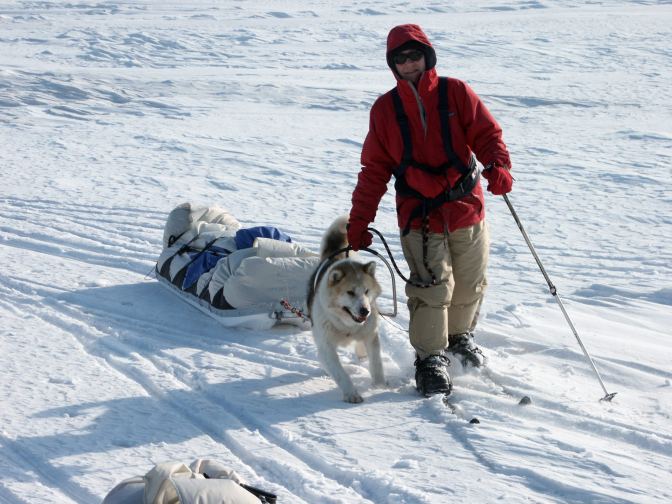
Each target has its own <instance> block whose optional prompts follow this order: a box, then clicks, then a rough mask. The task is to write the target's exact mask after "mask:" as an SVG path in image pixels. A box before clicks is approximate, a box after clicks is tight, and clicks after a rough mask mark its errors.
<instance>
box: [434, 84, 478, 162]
mask: <svg viewBox="0 0 672 504" xmlns="http://www.w3.org/2000/svg"><path fill="white" fill-rule="evenodd" d="M452 114H453V113H452V112H451V111H450V110H449V108H448V78H447V77H439V121H440V122H441V137H442V138H443V149H444V150H445V151H446V155H447V156H448V159H450V162H451V163H452V164H453V166H455V168H457V169H458V170H459V171H460V173H462V175H466V174H467V173H469V167H468V166H467V165H465V164H464V162H463V161H462V160H461V159H460V158H459V156H458V155H457V154H455V151H454V150H453V139H452V138H453V137H452V136H451V132H450V116H451V115H452ZM472 161H473V157H472Z"/></svg>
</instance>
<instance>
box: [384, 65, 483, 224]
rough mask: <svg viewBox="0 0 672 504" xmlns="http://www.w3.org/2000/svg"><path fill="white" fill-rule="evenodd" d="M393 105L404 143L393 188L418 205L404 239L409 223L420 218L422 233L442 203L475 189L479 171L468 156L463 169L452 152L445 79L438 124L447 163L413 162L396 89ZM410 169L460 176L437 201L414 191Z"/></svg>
mask: <svg viewBox="0 0 672 504" xmlns="http://www.w3.org/2000/svg"><path fill="white" fill-rule="evenodd" d="M392 101H393V102H394V109H395V112H396V115H397V123H398V124H399V130H400V131H401V138H402V140H403V142H404V153H403V155H402V158H401V163H400V164H399V166H397V167H396V168H395V169H394V170H392V174H393V175H394V178H395V183H394V188H395V190H396V191H397V193H398V194H400V195H402V196H406V197H411V198H414V199H417V200H419V203H418V205H417V206H416V207H415V208H414V209H413V210H412V211H411V214H410V215H409V217H408V221H407V222H406V225H405V227H404V229H403V232H402V234H403V235H407V234H408V232H409V231H410V229H411V222H412V221H413V220H414V219H417V218H418V217H421V218H422V222H423V232H424V228H425V227H426V226H428V218H429V214H430V213H431V212H433V211H434V210H436V209H437V208H439V207H441V206H442V205H443V204H444V203H447V202H449V201H455V200H458V199H461V198H463V197H464V196H466V195H467V194H470V193H471V191H472V190H473V189H474V187H476V184H477V183H478V175H479V174H478V170H477V166H476V159H475V158H474V155H473V154H472V155H471V158H470V160H469V165H466V164H465V163H464V162H463V161H462V160H461V159H460V158H459V156H458V155H457V154H455V151H454V150H453V141H452V137H451V133H450V120H449V119H450V116H451V112H450V110H449V109H448V78H447V77H439V106H438V110H439V120H440V123H441V138H442V140H443V148H444V150H445V152H446V156H448V162H446V163H443V164H442V165H440V166H431V165H427V164H425V163H419V162H418V161H415V160H414V159H413V142H412V139H411V128H410V125H409V121H408V116H407V115H406V111H405V110H404V105H403V103H402V102H401V97H400V96H399V91H398V90H397V88H396V87H395V88H394V89H393V90H392ZM409 166H413V167H415V168H418V169H419V170H422V171H424V172H427V173H430V174H432V175H443V174H445V173H446V172H447V171H448V169H449V168H451V167H454V168H456V169H457V170H458V171H459V172H460V173H461V174H462V176H461V177H460V179H459V180H458V181H457V182H456V183H455V185H454V186H453V187H449V188H446V190H445V191H444V192H442V193H441V194H439V195H438V196H436V197H433V198H428V197H426V196H424V195H423V194H422V193H421V192H419V191H417V190H415V189H413V188H412V187H410V186H409V185H408V182H407V181H406V177H405V174H406V170H407V169H408V167H409Z"/></svg>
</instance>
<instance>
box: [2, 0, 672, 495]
mask: <svg viewBox="0 0 672 504" xmlns="http://www.w3.org/2000/svg"><path fill="white" fill-rule="evenodd" d="M404 22H417V23H419V24H421V25H422V26H423V27H424V28H425V30H426V31H427V33H428V34H429V36H430V39H431V40H432V41H433V42H434V44H435V45H436V48H437V53H438V66H437V68H438V70H439V73H441V74H444V75H452V76H455V77H458V78H462V79H465V80H467V81H468V82H469V83H470V84H471V85H472V87H473V88H474V89H475V90H476V91H477V92H478V93H479V94H480V95H481V97H482V98H483V99H484V100H485V102H486V103H487V104H488V106H489V107H490V109H491V110H492V112H493V113H494V115H495V116H496V117H497V118H498V120H499V121H500V123H501V124H502V126H503V128H504V131H505V140H506V142H507V144H508V145H509V147H510V150H511V155H512V159H513V163H514V170H515V177H516V183H515V185H514V191H513V192H512V193H511V195H510V197H511V201H512V203H513V205H514V206H515V208H516V210H517V211H518V213H519V215H520V217H521V219H522V221H523V224H524V226H525V227H526V230H527V232H528V233H529V235H530V237H531V239H532V241H533V243H534V244H535V246H536V248H537V251H538V252H539V255H540V256H541V259H542V261H543V263H544V266H545V267H546V269H547V271H548V272H549V274H550V276H551V279H552V280H553V281H554V283H555V285H556V286H557V288H558V292H559V293H560V295H561V296H562V297H563V300H564V301H565V304H566V307H567V310H568V312H569V314H570V316H571V317H572V320H573V321H574V323H575V325H576V327H577V329H578V331H579V334H580V335H581V337H582V339H583V341H584V343H585V344H586V346H587V348H588V350H589V351H590V352H591V353H592V354H593V356H594V358H595V362H596V365H597V367H598V369H599V370H600V372H601V373H602V377H603V378H604V381H605V383H606V386H607V388H608V389H609V391H610V392H611V391H613V392H618V395H617V396H616V398H615V399H614V401H613V402H611V403H605V402H599V401H598V400H599V399H600V397H602V395H603V391H602V390H601V387H600V386H599V383H598V382H597V379H596V377H595V375H594V373H593V371H592V370H591V368H590V367H589V365H588V363H587V361H586V360H585V358H584V356H583V354H582V352H581V349H580V347H579V345H578V344H577V342H576V340H575V338H574V336H573V335H572V333H571V331H570V329H569V327H568V325H567V324H566V322H565V320H564V318H563V317H562V314H561V312H560V310H559V309H558V306H557V305H556V303H555V301H554V300H553V298H552V297H551V296H550V295H549V293H548V287H547V285H546V283H545V282H544V279H543V277H542V276H541V274H540V272H539V270H538V269H537V267H536V264H535V263H534V260H533V259H532V256H531V254H530V252H529V250H528V248H527V246H526V245H525V242H524V241H523V239H522V236H521V234H520V232H519V231H518V229H517V227H516V225H515V222H514V220H513V219H512V217H511V215H510V213H509V211H508V209H507V207H506V205H505V204H504V201H503V200H502V198H497V197H492V196H491V195H489V194H488V197H487V204H488V221H489V223H490V228H491V232H492V259H491V265H490V270H489V271H490V274H489V279H490V289H489V291H488V296H487V300H486V304H485V306H484V310H483V316H482V319H481V323H480V325H479V327H478V329H477V338H478V341H479V342H480V343H481V345H482V346H483V348H484V351H485V353H486V355H487V357H488V359H489V365H488V368H487V369H486V370H485V371H483V372H476V371H473V370H469V371H464V370H462V369H460V368H459V367H457V368H455V369H454V370H453V375H454V381H455V393H454V398H455V404H457V408H458V410H457V412H456V414H452V413H451V412H450V411H449V410H447V409H446V408H444V407H443V406H442V405H441V403H440V401H439V400H438V399H437V400H434V399H431V400H427V399H422V398H420V397H419V396H418V395H417V394H416V392H415V391H414V388H413V384H414V382H413V367H412V361H413V355H412V352H411V348H410V346H409V344H408V341H407V334H406V333H405V332H404V330H403V328H404V327H405V326H406V324H407V322H408V313H407V311H406V309H405V307H404V306H403V301H404V296H403V289H401V291H400V292H399V295H400V298H401V301H402V303H401V307H400V308H401V309H400V314H399V315H398V317H397V318H396V321H395V324H396V325H393V324H388V323H384V324H383V329H382V330H383V345H384V357H385V362H384V364H385V369H386V373H387V375H388V378H389V388H387V389H372V388H370V378H369V376H368V372H367V371H366V365H365V363H359V362H358V361H357V360H356V358H355V357H354V356H353V355H352V354H351V353H349V352H344V353H343V358H344V359H345V360H346V361H347V362H348V363H349V364H348V366H347V367H348V371H349V372H350V373H352V374H354V375H355V381H356V382H357V383H358V384H359V386H360V388H361V389H362V390H363V393H364V397H365V402H364V403H362V404H359V405H350V404H345V403H343V402H342V401H341V394H340V393H339V392H338V391H337V390H336V388H335V386H334V384H333V382H332V381H331V380H330V379H328V378H327V377H326V376H325V375H324V373H323V372H322V371H321V369H320V367H319V365H318V363H317V359H316V352H315V348H314V345H313V343H312V340H311V336H310V333H309V332H308V331H306V330H302V329H300V328H297V327H293V326H280V327H277V328H274V329H272V330H269V331H252V330H245V329H227V328H224V327H222V325H221V324H219V323H218V322H217V321H216V320H214V319H211V318H209V317H207V316H206V315H204V314H202V313H201V312H199V311H197V310H195V309H194V308H192V307H190V306H189V305H187V304H186V303H184V302H183V301H182V300H180V299H178V298H177V297H176V296H174V295H173V294H171V293H170V292H169V291H168V290H166V289H165V288H164V287H162V286H161V285H160V284H159V283H158V282H157V281H156V280H155V279H153V278H152V277H151V275H150V276H148V275H147V273H148V272H150V271H151V270H152V268H153V264H154V261H155V260H156V259H157V257H158V254H159V252H160V249H161V237H162V227H163V224H164V222H165V219H166V217H167V215H168V212H169V211H170V210H171V209H172V208H173V207H174V206H176V205H178V204H180V203H182V202H185V201H190V202H193V203H204V204H217V205H220V206H223V207H225V208H227V209H228V210H230V211H231V212H232V213H233V214H234V215H235V216H236V217H237V218H238V219H239V220H240V221H241V222H242V223H243V224H245V225H257V224H271V225H275V226H278V227H280V228H281V229H283V230H285V231H286V232H287V233H289V234H290V235H291V236H292V237H293V238H294V240H295V241H297V242H299V243H302V244H304V245H306V246H309V247H311V248H314V249H317V246H318V243H319V240H320V236H321V233H322V232H323V230H324V229H325V228H326V226H327V225H328V224H329V223H330V222H331V220H332V219H333V218H334V217H335V216H336V215H339V214H342V213H346V212H347V211H348V210H349V198H350V194H351V192H352V189H353V187H354V183H355V180H356V176H357V173H358V171H359V163H358V161H359V152H360V148H361V144H362V140H363V138H364V135H365V134H366V130H367V127H368V111H369V108H370V106H371V104H372V103H373V101H374V100H375V98H376V97H377V96H378V95H379V94H381V93H383V92H385V91H386V90H387V89H389V88H390V87H391V86H392V85H393V84H394V79H393V78H392V75H391V73H390V71H389V70H388V69H387V67H386V65H385V58H384V52H385V37H386V35H387V32H388V30H389V29H390V28H391V27H392V26H394V25H396V24H400V23H404ZM671 40H672V5H670V2H669V1H660V2H654V1H650V2H647V1H632V2H628V1H609V2H607V1H604V2H583V1H578V0H518V1H502V2H495V1H485V0H478V1H467V0H461V1H454V2H443V1H437V0H430V1H416V0H410V1H407V2H383V1H373V0H358V1H352V0H351V1H346V2H331V1H328V0H320V1H314V2H301V1H300V0H287V1H279V0H278V1H268V2H262V1H246V2H243V1H235V0H231V1H221V2H217V1H215V0H187V1H180V2H177V1H158V0H145V1H130V0H129V1H115V0H111V1H96V0H91V1H88V0H84V1H82V2H66V1H11V0H0V146H1V147H0V176H1V180H2V184H1V185H0V264H2V267H1V268H0V502H3V503H72V502H77V503H95V502H100V500H101V499H102V498H103V496H104V495H105V494H106V493H107V492H108V491H109V490H110V489H111V488H112V487H113V486H114V484H115V483H116V482H118V481H119V480H120V479H123V478H125V477H128V476H132V475H136V474H144V473H145V472H146V471H147V470H148V469H150V468H151V466H152V465H153V464H154V463H156V462H160V461H165V460H173V459H175V460H181V461H185V462H189V461H191V460H193V459H195V458H199V457H200V458H214V459H217V460H219V461H221V462H223V463H225V464H227V465H230V466H231V467H232V468H234V469H236V470H237V471H238V472H239V473H240V474H241V475H242V476H243V477H244V478H246V479H247V480H248V481H249V482H250V483H251V484H253V485H255V486H258V487H262V488H266V489H268V490H271V491H273V492H276V493H277V494H278V495H279V502H282V503H359V502H367V503H387V502H389V503H402V502H403V503H445V502H453V501H455V502H494V501H501V502H507V503H517V502H616V503H625V502H638V503H653V502H671V501H672V491H671V490H670V487H669V486H667V485H668V484H669V479H670V467H672V383H671V382H672V342H671V341H670V334H671V329H670V327H672V310H671V305H672V169H671V168H670V166H672V122H671V121H672V105H671V104H672V85H670V83H671V82H672V49H671V45H670V41H671ZM395 222H396V221H395V215H394V203H393V199H392V197H391V194H388V195H387V196H386V197H385V198H384V200H383V203H382V205H381V210H380V212H379V216H378V218H377V221H376V222H375V227H376V228H377V229H379V230H381V231H382V232H383V233H384V234H385V235H386V236H387V237H388V239H389V241H390V242H391V245H392V249H393V252H394V254H395V255H396V257H397V259H398V260H401V258H402V256H401V252H400V247H399V243H398V239H397V235H396V229H395ZM374 246H379V244H376V243H375V242H374ZM381 250H382V247H381ZM402 262H403V261H402ZM379 271H380V272H381V273H380V277H381V281H382V283H383V285H384V291H385V292H384V295H383V300H382V302H381V304H382V305H384V306H390V304H391V299H392V292H391V282H390V279H389V278H387V277H386V274H385V273H384V271H385V269H384V268H381V269H379ZM524 395H527V396H530V397H531V398H532V404H531V405H529V406H519V405H517V400H518V399H519V398H521V397H522V396H524ZM471 417H478V418H479V419H480V420H481V423H480V424H478V425H473V424H469V423H468V420H469V419H470V418H471Z"/></svg>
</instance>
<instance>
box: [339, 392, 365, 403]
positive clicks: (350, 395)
mask: <svg viewBox="0 0 672 504" xmlns="http://www.w3.org/2000/svg"><path fill="white" fill-rule="evenodd" d="M343 400H344V401H345V402H349V403H352V404H358V403H361V402H362V401H363V400H364V399H362V396H361V395H359V392H357V391H356V390H353V391H352V392H344V393H343Z"/></svg>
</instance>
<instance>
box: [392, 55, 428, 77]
mask: <svg viewBox="0 0 672 504" xmlns="http://www.w3.org/2000/svg"><path fill="white" fill-rule="evenodd" d="M394 66H395V67H396V69H397V73H398V74H399V75H400V76H401V78H402V79H404V80H407V81H410V82H412V83H414V84H416V83H417V82H418V80H419V79H420V76H421V75H422V72H424V71H425V55H424V54H423V53H422V51H419V50H417V49H408V50H406V51H402V52H400V53H398V54H395V56H394Z"/></svg>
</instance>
